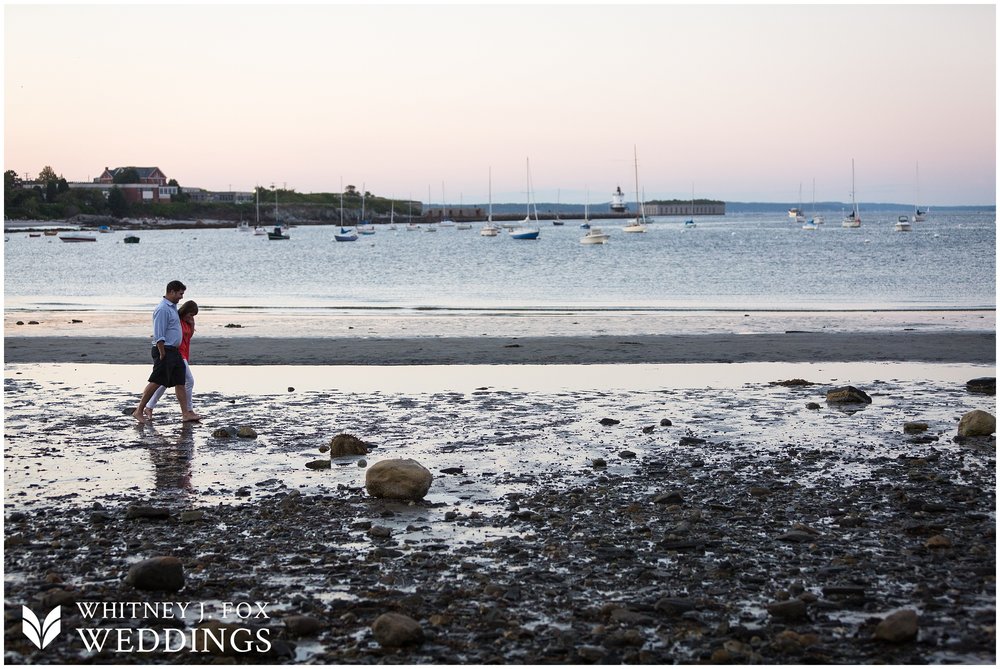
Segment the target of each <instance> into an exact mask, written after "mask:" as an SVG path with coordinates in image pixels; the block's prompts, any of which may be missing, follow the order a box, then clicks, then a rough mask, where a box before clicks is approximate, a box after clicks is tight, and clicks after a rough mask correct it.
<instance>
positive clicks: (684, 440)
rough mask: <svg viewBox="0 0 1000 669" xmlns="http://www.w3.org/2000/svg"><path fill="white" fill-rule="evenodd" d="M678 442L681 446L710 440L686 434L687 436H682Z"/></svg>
mask: <svg viewBox="0 0 1000 669" xmlns="http://www.w3.org/2000/svg"><path fill="white" fill-rule="evenodd" d="M678 443H679V444H680V445H681V446H698V445H700V444H705V443H708V440H707V439H702V438H701V437H692V436H686V437H681V438H680V440H679V441H678Z"/></svg>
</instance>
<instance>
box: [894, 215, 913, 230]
mask: <svg viewBox="0 0 1000 669" xmlns="http://www.w3.org/2000/svg"><path fill="white" fill-rule="evenodd" d="M895 227H896V232H910V231H911V230H912V229H913V227H912V226H911V225H910V217H909V216H905V215H903V216H900V217H899V218H898V219H896V226H895Z"/></svg>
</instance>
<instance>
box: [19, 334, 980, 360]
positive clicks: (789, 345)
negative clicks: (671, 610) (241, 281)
mask: <svg viewBox="0 0 1000 669" xmlns="http://www.w3.org/2000/svg"><path fill="white" fill-rule="evenodd" d="M148 342H149V340H148V338H146V337H123V336H115V337H92V336H65V335H63V336H51V335H38V336H5V338H4V360H5V362H6V363H104V364H148V363H149V359H150V358H149V343H148ZM742 362H928V363H976V364H993V365H995V364H996V333H995V332H994V331H988V330H972V331H970V330H933V331H903V332H892V331H889V332H882V331H857V332H808V331H787V332H778V333H755V334H733V333H725V334H723V333H711V334H666V335H574V336H506V337H502V336H478V337H471V336H464V337H442V336H392V337H365V336H357V335H353V336H350V337H347V336H333V337H330V336H328V337H308V336H300V337H287V336H283V337H260V336H252V335H247V336H243V335H238V336H231V337H218V336H203V337H198V338H197V339H196V340H195V341H194V342H193V344H192V359H191V363H192V365H255V366H269V365H312V366H317V365H359V366H365V365H379V366H395V365H463V364H480V365H525V364H535V365H545V364H582V365H587V364H677V363H742Z"/></svg>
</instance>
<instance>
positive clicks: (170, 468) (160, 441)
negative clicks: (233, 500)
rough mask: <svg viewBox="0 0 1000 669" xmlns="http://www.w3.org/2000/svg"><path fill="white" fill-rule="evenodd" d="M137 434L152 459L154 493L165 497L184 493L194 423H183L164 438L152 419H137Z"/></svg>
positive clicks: (187, 488) (186, 492) (188, 482)
mask: <svg viewBox="0 0 1000 669" xmlns="http://www.w3.org/2000/svg"><path fill="white" fill-rule="evenodd" d="M137 430H138V432H139V435H140V436H142V437H143V440H144V441H145V442H146V444H147V445H148V446H149V456H150V460H152V462H153V470H154V481H155V486H156V492H157V494H159V495H161V496H165V497H175V496H176V497H187V496H188V495H189V494H190V493H191V492H193V490H194V488H193V486H192V485H191V461H192V460H193V459H194V425H193V424H192V423H184V424H183V425H182V426H181V429H180V432H179V433H177V434H176V435H173V436H172V437H173V438H168V437H166V436H164V435H162V434H160V432H159V431H158V430H157V429H156V427H155V426H153V425H152V423H148V422H147V423H139V424H138V427H137Z"/></svg>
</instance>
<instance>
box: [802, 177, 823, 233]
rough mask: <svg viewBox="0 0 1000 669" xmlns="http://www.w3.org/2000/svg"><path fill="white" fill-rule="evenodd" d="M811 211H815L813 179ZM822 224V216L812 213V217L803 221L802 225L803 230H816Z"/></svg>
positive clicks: (814, 183) (814, 184) (814, 185)
mask: <svg viewBox="0 0 1000 669" xmlns="http://www.w3.org/2000/svg"><path fill="white" fill-rule="evenodd" d="M811 211H816V180H815V179H813V192H812V209H811ZM822 224H823V217H822V216H820V215H819V214H813V216H812V218H810V219H809V220H808V221H806V222H805V225H803V226H802V229H803V230H816V229H817V228H818V226H820V225H822Z"/></svg>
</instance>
